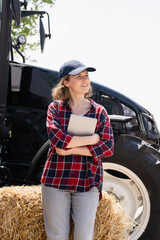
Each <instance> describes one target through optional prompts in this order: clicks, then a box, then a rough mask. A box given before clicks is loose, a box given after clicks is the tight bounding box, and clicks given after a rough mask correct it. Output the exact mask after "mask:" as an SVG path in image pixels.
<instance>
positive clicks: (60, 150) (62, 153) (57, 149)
mask: <svg viewBox="0 0 160 240" xmlns="http://www.w3.org/2000/svg"><path fill="white" fill-rule="evenodd" d="M55 150H56V153H58V154H59V155H62V156H67V155H71V154H72V148H70V149H67V150H64V149H61V148H55Z"/></svg>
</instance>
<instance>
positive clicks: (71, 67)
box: [59, 60, 96, 78]
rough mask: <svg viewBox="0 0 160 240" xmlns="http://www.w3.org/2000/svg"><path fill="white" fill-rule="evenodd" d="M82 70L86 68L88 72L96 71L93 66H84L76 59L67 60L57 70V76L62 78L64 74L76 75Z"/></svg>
mask: <svg viewBox="0 0 160 240" xmlns="http://www.w3.org/2000/svg"><path fill="white" fill-rule="evenodd" d="M84 70H87V71H88V72H94V71H96V69H95V68H93V67H87V66H85V65H84V64H83V63H81V62H79V61H77V60H71V61H68V62H65V63H64V64H63V65H62V66H61V68H60V70H59V77H60V78H63V77H65V76H66V75H68V74H69V75H73V76H74V75H77V74H79V73H81V72H83V71H84Z"/></svg>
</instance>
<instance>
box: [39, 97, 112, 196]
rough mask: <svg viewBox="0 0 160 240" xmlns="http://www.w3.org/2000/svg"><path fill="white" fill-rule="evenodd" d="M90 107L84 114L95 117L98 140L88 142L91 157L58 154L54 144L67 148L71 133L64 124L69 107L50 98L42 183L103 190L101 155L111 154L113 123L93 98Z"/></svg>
mask: <svg viewBox="0 0 160 240" xmlns="http://www.w3.org/2000/svg"><path fill="white" fill-rule="evenodd" d="M89 100H90V101H91V108H90V110H89V111H88V112H87V113H86V114H85V116H87V117H92V118H97V126H96V133H98V134H99V136H100V142H99V143H97V144H95V145H88V146H87V147H88V149H89V150H90V152H91V154H92V155H93V157H90V156H81V155H67V156H62V155H58V154H57V153H56V152H55V147H57V148H61V149H66V146H67V144H68V143H69V142H70V141H71V139H72V137H73V136H72V135H71V134H69V133H67V126H68V122H69V118H70V114H71V113H72V110H71V108H70V106H69V105H68V104H67V103H64V102H63V101H58V102H52V103H51V104H50V105H49V107H48V113H47V130H48V136H49V139H50V147H49V151H48V155H47V161H46V164H45V167H44V170H43V174H42V178H41V183H42V184H44V185H45V186H50V187H53V188H58V189H66V190H74V191H79V192H86V191H89V190H90V188H92V187H93V186H95V187H98V188H99V190H100V192H101V191H102V183H103V167H102V161H101V158H102V157H109V156H111V155H112V154H113V149H114V141H113V133H112V127H111V125H110V120H109V118H108V114H107V112H106V110H105V108H104V107H103V106H101V105H99V104H97V103H95V102H94V101H93V100H92V99H89Z"/></svg>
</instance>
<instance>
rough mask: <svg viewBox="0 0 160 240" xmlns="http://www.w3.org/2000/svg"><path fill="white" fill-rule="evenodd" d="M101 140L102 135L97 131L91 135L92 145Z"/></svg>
mask: <svg viewBox="0 0 160 240" xmlns="http://www.w3.org/2000/svg"><path fill="white" fill-rule="evenodd" d="M99 141H100V136H99V135H98V134H97V133H95V134H93V135H92V136H91V144H90V145H94V144H96V143H99Z"/></svg>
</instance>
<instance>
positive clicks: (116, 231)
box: [0, 186, 129, 240]
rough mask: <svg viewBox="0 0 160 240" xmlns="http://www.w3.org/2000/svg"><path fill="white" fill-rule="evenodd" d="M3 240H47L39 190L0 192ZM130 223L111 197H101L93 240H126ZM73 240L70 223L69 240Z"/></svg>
mask: <svg viewBox="0 0 160 240" xmlns="http://www.w3.org/2000/svg"><path fill="white" fill-rule="evenodd" d="M0 216H1V218H0V236H1V239H2V240H42V239H43V240H46V234H45V229H44V221H43V212H42V205H41V187H40V186H14V187H3V188H1V189H0ZM128 227H129V219H128V217H127V216H126V214H125V212H124V211H123V210H122V209H121V207H120V204H119V203H118V202H117V201H116V199H115V197H114V196H113V195H109V194H108V193H103V198H102V200H101V201H100V204H99V207H98V209H97V215H96V221H95V236H94V240H105V239H108V240H120V239H125V237H124V235H125V230H126V228H128ZM72 239H73V222H72V229H71V233H70V240H72Z"/></svg>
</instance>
